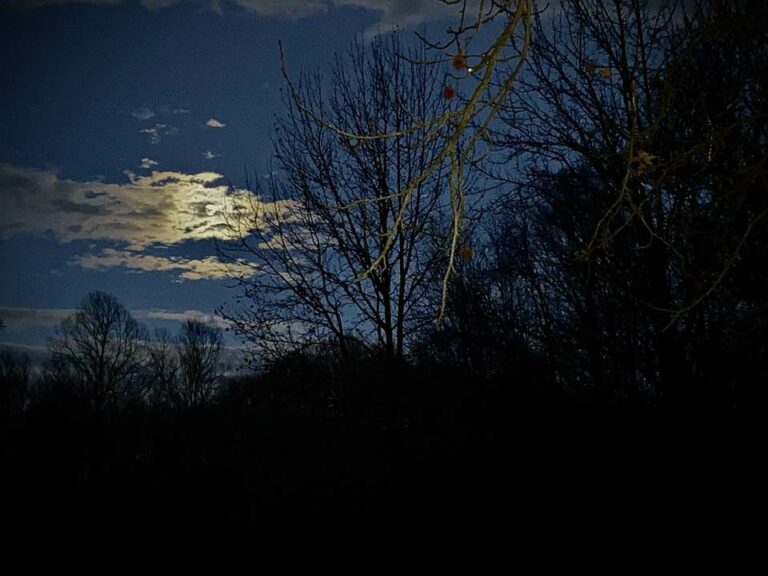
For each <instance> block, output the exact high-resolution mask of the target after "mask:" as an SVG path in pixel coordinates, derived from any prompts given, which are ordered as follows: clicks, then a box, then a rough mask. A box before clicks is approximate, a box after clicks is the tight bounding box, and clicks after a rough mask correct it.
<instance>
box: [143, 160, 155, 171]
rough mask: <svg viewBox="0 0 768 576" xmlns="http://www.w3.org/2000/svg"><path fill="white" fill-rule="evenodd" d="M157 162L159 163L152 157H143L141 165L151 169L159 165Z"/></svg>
mask: <svg viewBox="0 0 768 576" xmlns="http://www.w3.org/2000/svg"><path fill="white" fill-rule="evenodd" d="M157 164H158V163H157V162H155V161H154V160H152V159H150V158H142V159H141V167H142V168H144V169H145V170H151V169H152V168H154V167H155V166H157Z"/></svg>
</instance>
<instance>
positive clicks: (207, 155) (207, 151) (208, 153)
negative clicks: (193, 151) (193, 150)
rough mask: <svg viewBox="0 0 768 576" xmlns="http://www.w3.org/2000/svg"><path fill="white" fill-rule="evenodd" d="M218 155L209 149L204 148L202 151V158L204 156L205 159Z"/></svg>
mask: <svg viewBox="0 0 768 576" xmlns="http://www.w3.org/2000/svg"><path fill="white" fill-rule="evenodd" d="M218 157H219V155H218V154H214V153H213V152H211V151H210V150H206V151H205V152H203V158H205V159H206V160H213V159H214V158H218Z"/></svg>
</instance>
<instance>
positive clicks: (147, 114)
mask: <svg viewBox="0 0 768 576" xmlns="http://www.w3.org/2000/svg"><path fill="white" fill-rule="evenodd" d="M131 116H133V117H134V118H136V120H141V121H144V120H149V119H150V118H154V117H155V113H154V112H153V111H152V110H150V109H149V108H136V110H134V111H133V112H131Z"/></svg>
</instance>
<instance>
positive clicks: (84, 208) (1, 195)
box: [0, 163, 282, 252]
mask: <svg viewBox="0 0 768 576" xmlns="http://www.w3.org/2000/svg"><path fill="white" fill-rule="evenodd" d="M128 175H129V181H128V182H125V183H104V182H98V181H75V180H67V179H62V178H59V177H58V175H57V174H56V173H55V172H53V171H50V170H36V169H30V168H20V167H16V166H12V165H9V164H2V163H0V191H1V192H0V238H9V237H12V236H16V235H20V234H43V233H46V232H48V233H51V234H53V236H54V237H55V238H56V239H57V240H58V241H59V242H64V243H66V242H71V241H74V240H92V241H109V242H112V243H118V244H121V245H122V246H124V247H125V248H126V249H129V250H132V251H134V252H139V251H142V250H144V249H146V248H149V247H152V246H160V245H164V246H168V245H173V244H179V243H181V242H187V241H190V240H205V239H212V238H226V237H227V226H226V214H227V213H231V212H232V211H234V210H250V209H251V208H252V206H251V205H252V203H255V205H256V206H257V207H258V208H259V209H266V210H275V209H281V207H282V204H264V203H259V200H258V199H257V198H255V197H254V196H253V195H252V194H251V193H250V192H248V191H245V190H233V189H231V188H230V187H228V186H225V185H224V184H223V183H222V180H223V176H222V175H221V174H217V173H215V172H201V173H199V174H185V173H182V172H171V171H162V172H153V173H152V174H151V175H147V176H138V175H135V174H132V173H130V172H129V173H128Z"/></svg>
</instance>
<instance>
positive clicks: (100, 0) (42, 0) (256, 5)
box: [11, 0, 457, 31]
mask: <svg viewBox="0 0 768 576" xmlns="http://www.w3.org/2000/svg"><path fill="white" fill-rule="evenodd" d="M77 3H79V4H105V5H115V4H129V3H130V2H129V0H12V2H11V5H12V6H15V7H17V8H21V9H31V8H39V7H42V6H48V5H53V4H77ZM140 4H141V5H142V6H144V7H145V8H147V9H148V10H161V9H163V8H168V7H171V6H176V5H179V4H192V5H196V6H198V7H202V8H204V9H207V10H209V11H210V13H211V14H212V15H214V16H216V17H220V16H221V15H223V14H225V13H226V11H227V10H241V11H244V12H250V13H253V14H256V15H259V16H269V17H277V18H290V19H299V18H306V17H309V16H313V15H316V14H322V13H326V12H328V10H329V9H330V8H332V7H337V8H338V7H344V6H351V7H356V8H364V9H368V10H371V11H373V12H376V13H378V14H379V22H378V24H377V25H376V26H375V28H376V29H379V30H382V31H384V30H390V29H393V28H396V27H407V26H416V25H419V24H422V23H424V22H428V21H431V20H437V19H442V18H445V17H450V16H451V15H455V14H456V11H457V7H456V6H450V5H446V4H444V3H443V2H440V1H439V0H141V2H140Z"/></svg>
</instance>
